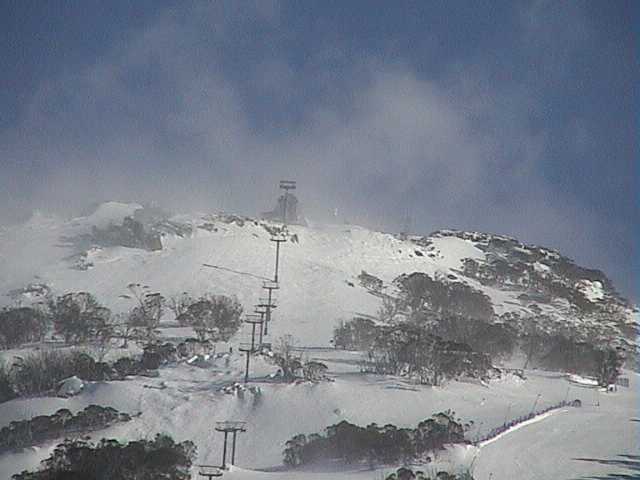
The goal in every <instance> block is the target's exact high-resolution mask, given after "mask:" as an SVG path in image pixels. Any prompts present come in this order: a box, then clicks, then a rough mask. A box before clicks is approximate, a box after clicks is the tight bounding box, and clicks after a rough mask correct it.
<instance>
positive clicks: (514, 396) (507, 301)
mask: <svg viewBox="0 0 640 480" xmlns="http://www.w3.org/2000/svg"><path fill="white" fill-rule="evenodd" d="M136 208H139V206H137V205H123V204H113V203H112V204H108V205H103V206H102V207H101V208H99V209H98V210H97V211H96V212H95V213H94V214H92V215H91V216H89V217H83V218H77V219H74V220H71V221H63V220H60V219H56V218H50V217H44V216H42V215H39V216H37V217H36V216H34V218H32V219H31V220H30V221H29V222H27V223H25V224H24V225H21V226H18V227H12V228H5V229H2V230H0V271H2V272H3V273H4V275H2V276H0V295H2V294H5V293H7V292H9V291H10V290H12V289H16V288H21V287H24V286H25V285H27V284H29V283H45V284H47V285H49V286H50V287H51V288H52V290H53V293H54V294H62V293H65V292H69V291H88V292H91V293H93V294H95V295H96V297H97V298H98V299H99V300H100V301H101V302H103V303H104V304H105V305H107V306H108V307H109V308H111V309H112V310H113V311H115V312H119V311H126V310H128V309H129V308H130V307H131V306H132V305H131V301H130V300H127V299H124V298H122V297H121V295H123V294H126V293H128V292H127V285H128V284H130V283H141V284H144V285H148V286H149V287H150V289H151V290H152V291H158V292H161V293H162V294H163V295H165V296H167V297H168V296H171V295H173V294H178V293H181V292H189V293H190V294H192V295H194V296H195V295H199V294H202V293H205V292H212V293H216V294H227V295H237V297H238V299H239V300H240V302H241V303H242V304H243V305H244V307H245V310H246V311H251V310H253V308H252V306H253V305H254V304H255V303H257V301H258V299H259V298H260V297H262V296H263V292H262V291H261V286H262V282H263V280H264V279H269V278H272V275H273V265H274V253H275V247H274V244H273V242H270V241H269V238H270V235H269V233H268V232H267V230H266V229H265V228H264V227H263V226H262V224H260V223H258V222H256V223H254V222H252V221H247V222H245V224H244V226H239V225H237V224H235V223H224V222H223V221H221V220H220V218H219V217H216V216H213V217H210V218H209V217H207V218H208V220H205V219H204V218H203V216H181V217H180V221H181V222H185V223H191V224H192V225H194V226H197V225H198V224H201V223H204V222H205V221H208V222H211V223H214V224H215V227H216V228H217V231H206V230H204V229H200V228H194V231H193V234H192V235H191V236H188V237H184V238H181V237H177V236H171V235H167V236H165V237H164V238H163V250H161V251H155V252H148V251H143V250H136V249H129V248H124V247H110V248H101V249H99V250H95V251H92V252H91V262H93V268H90V269H88V270H78V269H74V268H72V266H73V262H72V261H70V260H69V257H70V256H72V255H74V254H76V253H78V252H76V251H74V250H73V247H72V242H70V241H69V238H70V237H73V236H74V235H79V234H82V233H87V232H88V231H89V230H90V227H91V226H92V225H95V224H97V223H100V224H101V225H108V223H109V222H114V223H118V222H121V221H122V218H123V217H124V216H126V215H130V214H131V213H132V212H133V211H135V209H136ZM289 230H290V232H291V233H292V234H295V235H297V237H298V242H297V243H294V242H287V243H285V244H284V245H283V246H282V250H281V265H280V267H281V268H280V284H281V289H280V290H279V291H278V294H277V303H278V308H277V310H276V311H275V313H274V317H273V318H274V322H273V324H272V325H271V327H270V328H271V336H270V338H271V339H274V338H277V337H278V336H280V335H282V334H288V333H290V334H292V335H293V336H294V337H295V338H296V340H297V343H298V345H301V346H304V347H305V356H306V357H307V358H309V359H315V360H318V361H322V362H324V363H326V364H327V365H328V366H329V375H330V377H332V379H333V381H331V382H322V383H317V384H312V383H301V384H294V385H284V384H278V383H273V381H271V380H269V374H271V373H273V372H274V371H275V367H273V366H272V365H270V364H268V363H267V362H266V360H264V359H262V358H254V359H253V360H252V380H253V381H252V384H253V385H256V386H259V387H260V391H261V393H262V394H261V395H260V396H255V395H254V394H252V393H250V392H245V393H244V396H243V398H240V397H239V396H236V395H230V394H225V393H223V392H221V389H222V388H223V387H224V386H228V385H230V384H233V383H234V382H241V381H242V380H241V379H242V375H243V369H244V357H242V356H239V355H238V354H237V353H234V354H232V355H231V356H230V363H229V365H226V364H225V362H224V359H217V360H213V359H210V360H209V361H208V362H207V365H205V366H204V367H199V366H195V365H189V364H188V363H186V362H183V363H180V364H178V365H175V366H169V367H166V368H162V369H160V376H159V377H158V378H144V377H133V378H132V379H129V380H126V381H117V382H89V383H86V384H85V386H84V388H83V389H82V391H81V392H80V393H79V394H78V395H76V396H74V397H70V398H51V397H35V398H26V399H18V400H13V401H10V402H6V403H3V404H0V427H1V426H5V425H8V424H9V422H10V421H12V420H18V419H27V418H31V417H33V416H36V415H42V414H52V413H54V412H55V411H56V410H57V409H59V408H68V409H70V410H71V411H73V412H76V411H79V410H82V409H83V408H85V407H86V406H88V405H90V404H93V403H95V404H100V405H104V406H112V407H114V408H116V409H118V410H119V411H122V412H126V413H130V414H135V413H137V412H142V415H141V416H139V417H136V418H134V419H133V420H132V421H131V422H128V423H121V424H117V425H114V426H112V427H109V428H107V429H106V430H103V431H99V432H93V433H92V434H91V437H92V438H94V439H99V438H102V437H115V438H120V439H135V438H148V437H152V436H153V435H155V433H157V432H167V433H170V434H171V435H172V436H173V437H174V438H175V439H176V440H178V441H181V440H187V439H189V440H192V441H194V442H195V444H196V446H197V447H198V459H197V462H196V463H201V464H217V463H219V461H220V457H221V446H222V437H221V436H220V435H219V434H217V433H216V432H215V431H214V430H213V427H214V423H215V422H216V421H222V420H242V421H246V422H247V429H248V432H247V433H245V434H241V435H240V436H239V437H238V455H237V462H236V463H237V464H238V467H234V468H233V469H232V470H231V471H229V472H227V473H225V476H224V478H228V479H237V480H252V479H266V480H268V479H301V480H315V479H318V480H324V479H327V480H329V479H337V480H339V479H379V478H384V474H385V473H388V472H390V471H392V470H395V468H398V467H399V466H400V465H395V466H388V467H385V468H382V467H381V468H379V469H378V470H376V471H369V470H363V469H362V468H351V469H343V470H339V471H326V470H322V469H321V468H320V469H315V470H313V471H293V472H287V471H283V470H282V469H281V463H282V451H283V448H284V443H285V442H286V441H287V440H288V439H289V438H291V437H292V436H293V435H295V434H298V433H306V434H309V433H314V432H322V431H323V430H324V428H325V427H327V426H329V425H332V424H335V423H338V422H339V421H341V420H343V419H346V420H348V421H350V422H353V423H356V424H359V425H367V424H369V423H372V422H375V423H377V424H378V425H384V424H386V423H394V424H396V425H398V426H405V427H414V426H416V425H417V423H419V422H420V421H421V420H424V419H426V418H429V417H430V416H431V415H432V414H434V413H436V412H439V411H444V410H447V409H452V410H454V411H455V412H456V415H457V416H458V417H460V418H461V419H462V420H464V421H473V422H474V424H473V426H472V427H471V430H470V431H469V432H468V436H469V438H475V437H476V436H480V435H481V434H482V433H484V432H487V431H488V430H490V429H492V428H494V427H497V426H499V425H501V424H502V423H503V422H504V421H505V418H506V419H510V418H514V417H518V416H521V415H525V414H527V413H529V412H530V411H531V408H532V406H533V405H534V403H536V397H537V396H538V394H540V395H541V396H540V399H539V400H538V401H537V408H540V409H541V408H545V407H546V406H549V405H552V404H556V403H557V402H559V401H561V400H563V399H567V398H568V399H574V398H578V399H580V400H582V404H583V407H582V408H567V409H566V412H564V411H563V412H562V413H558V414H553V415H550V416H549V417H547V418H544V419H542V420H540V421H538V422H533V423H531V424H528V425H524V426H522V427H521V428H519V429H517V430H516V431H509V432H508V434H507V435H504V436H503V437H501V438H498V439H496V440H495V441H493V442H491V443H490V444H487V445H485V446H484V447H482V448H481V449H480V451H479V453H477V452H476V453H477V455H476V453H474V455H473V457H474V459H473V460H472V462H473V465H474V475H475V478H476V479H477V480H486V479H489V478H492V479H493V480H500V479H504V480H507V479H509V480H513V479H522V480H529V479H531V480H533V479H537V478H553V479H576V478H588V477H589V476H596V475H606V474H611V473H616V472H620V473H629V472H628V470H627V469H625V468H624V466H621V465H615V464H612V463H610V462H609V463H607V462H608V461H610V460H616V459H618V460H619V459H620V458H621V457H618V456H619V455H637V454H638V451H640V445H639V439H640V429H639V426H640V422H638V421H637V417H638V416H639V415H638V412H637V408H638V398H639V397H638V394H637V388H638V385H639V383H638V376H637V375H636V374H635V373H631V372H628V374H627V375H628V376H629V378H630V380H631V387H630V388H628V389H626V388H620V389H619V390H618V391H617V392H614V393H600V392H599V391H597V390H593V389H586V388H580V387H578V386H575V385H572V384H571V383H569V382H568V381H567V378H566V377H565V376H563V375H560V374H553V373H549V372H540V371H527V372H526V375H527V377H528V378H527V380H526V381H522V380H520V379H517V378H515V377H506V378H505V379H503V380H501V381H495V382H492V383H491V384H489V385H488V386H483V385H478V384H472V383H462V382H452V383H450V384H448V385H446V386H445V387H442V388H440V387H438V388H433V387H427V386H420V385H413V384H411V383H408V382H407V381H406V380H405V379H403V378H400V377H389V376H375V375H364V374H361V373H360V372H359V366H358V362H359V361H360V358H361V357H360V354H359V353H357V352H342V351H334V350H332V349H329V348H322V347H324V346H327V345H328V343H329V340H330V338H331V336H332V330H333V328H334V326H335V325H336V324H337V322H338V321H339V320H340V319H348V318H351V317H353V316H354V315H356V314H362V315H375V314H376V312H377V309H378V308H379V307H380V304H381V302H380V299H379V298H377V297H375V296H373V295H371V294H370V293H368V292H367V291H366V289H365V288H363V287H362V286H360V285H359V283H358V280H357V276H358V275H359V274H360V273H361V272H362V271H363V270H365V271H367V272H368V273H370V274H372V275H375V276H377V277H379V278H380V279H382V280H383V281H384V282H385V284H386V285H389V284H390V283H391V281H392V280H393V279H394V278H396V277H397V276H398V275H400V274H403V273H410V272H413V271H422V272H426V273H428V274H430V275H436V274H439V273H445V274H447V273H451V272H452V270H453V269H458V268H459V267H460V262H461V261H462V259H464V258H480V257H481V256H482V255H484V254H483V252H482V251H481V250H479V249H478V248H476V247H475V246H474V245H473V242H470V241H468V240H462V239H459V238H455V237H443V238H436V239H434V245H435V249H434V250H435V251H437V254H436V255H435V256H434V257H430V256H429V255H427V254H426V251H424V252H423V253H424V254H423V255H422V256H419V255H416V253H415V251H416V250H422V248H421V247H418V246H416V245H415V244H413V243H411V242H409V241H403V240H400V239H398V238H396V237H394V236H393V235H390V234H386V233H381V232H373V231H370V230H367V229H365V228H361V227H357V226H349V225H324V226H320V225H316V226H314V227H313V228H310V227H303V226H290V227H289ZM204 264H208V265H212V266H214V267H206V266H204ZM458 277H459V276H458ZM461 280H462V281H466V282H467V283H469V284H471V285H472V286H473V287H474V288H479V289H482V290H483V291H484V292H485V293H486V294H487V295H489V296H490V297H491V299H492V302H493V304H494V308H495V310H496V312H497V313H502V312H504V311H514V310H516V311H517V310H526V309H525V307H524V306H522V304H521V303H520V302H519V301H518V299H517V295H518V293H519V292H509V291H502V290H497V289H492V288H487V287H483V286H481V285H480V284H479V283H477V282H474V281H472V280H469V279H463V278H461ZM350 283H351V284H353V286H351V285H350ZM10 302H11V299H10V298H9V297H0V303H10ZM547 309H548V310H551V309H553V307H552V306H549V307H547ZM168 320H171V319H170V318H169V319H168ZM183 330H185V329H172V328H166V329H165V330H164V332H163V334H164V336H165V337H167V338H183V337H184V336H186V335H190V332H183ZM187 330H188V329H187ZM245 340H246V332H243V333H242V334H241V335H239V336H238V338H235V339H233V340H232V344H234V345H237V342H239V341H245ZM312 347H314V348H312ZM234 351H236V349H235V348H234ZM3 353H4V355H3V356H5V357H11V356H12V355H15V354H16V352H3ZM634 418H635V419H636V421H633V419H634ZM249 433H250V434H249ZM56 443H57V442H56V441H52V442H48V443H46V444H44V445H39V446H37V447H34V448H28V449H25V450H24V451H21V452H15V453H5V454H3V455H0V478H9V477H10V475H11V474H14V473H16V472H20V471H22V470H24V469H35V468H37V466H38V463H39V462H40V460H42V459H44V458H46V457H47V456H48V455H49V454H50V453H51V451H52V450H53V448H54V446H55V445H56ZM581 459H585V460H581ZM596 460H601V461H600V462H599V461H596ZM418 468H420V469H422V470H425V471H429V469H428V466H421V467H418ZM193 473H194V478H197V475H196V473H197V469H194V472H193Z"/></svg>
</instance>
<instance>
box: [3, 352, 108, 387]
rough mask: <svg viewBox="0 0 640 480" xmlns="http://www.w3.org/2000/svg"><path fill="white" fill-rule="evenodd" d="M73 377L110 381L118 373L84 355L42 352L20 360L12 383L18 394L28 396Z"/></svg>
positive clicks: (17, 360)
mask: <svg viewBox="0 0 640 480" xmlns="http://www.w3.org/2000/svg"><path fill="white" fill-rule="evenodd" d="M73 376H77V377H78V378H80V379H82V380H87V381H94V380H98V381H99V380H109V379H111V378H112V377H113V376H114V370H113V369H112V368H111V367H110V366H109V365H107V364H106V363H102V362H96V361H95V360H94V359H93V358H92V357H91V356H90V355H88V354H87V353H84V352H77V351H68V350H66V351H57V350H42V351H39V352H34V353H32V354H30V355H26V356H24V357H17V358H16V361H15V362H14V364H13V368H12V369H11V371H10V382H11V384H12V387H13V389H14V390H15V391H16V393H17V394H19V395H21V396H26V395H33V394H38V393H42V392H46V391H49V390H53V389H54V388H56V387H57V385H58V383H59V382H60V381H61V380H64V379H66V378H69V377H73Z"/></svg>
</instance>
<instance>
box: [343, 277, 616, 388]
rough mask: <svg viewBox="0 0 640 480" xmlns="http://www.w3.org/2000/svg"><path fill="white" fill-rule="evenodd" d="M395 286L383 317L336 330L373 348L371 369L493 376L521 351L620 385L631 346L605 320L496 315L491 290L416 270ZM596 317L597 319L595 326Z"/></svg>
mask: <svg viewBox="0 0 640 480" xmlns="http://www.w3.org/2000/svg"><path fill="white" fill-rule="evenodd" d="M394 284H395V285H396V287H397V288H398V295H397V296H395V297H392V296H389V295H382V298H383V301H382V307H381V308H380V310H379V312H378V317H377V318H376V319H371V318H354V319H352V320H349V321H342V322H341V323H340V324H339V325H338V326H337V327H336V328H335V329H334V338H333V341H334V345H335V346H336V347H337V348H347V349H354V350H363V351H366V352H367V353H368V359H369V362H368V365H367V366H366V368H367V370H369V371H373V372H376V373H393V374H399V373H403V374H409V375H411V376H413V377H415V378H417V379H419V380H420V381H421V382H422V383H429V384H438V383H440V382H441V381H442V380H446V379H448V378H456V377H458V376H460V375H470V376H474V377H483V376H489V375H491V374H492V373H494V372H495V370H494V369H493V367H492V364H493V363H495V362H497V361H499V360H501V359H505V358H509V357H511V356H512V355H513V354H514V353H522V354H523V356H524V357H525V364H524V368H527V367H529V366H531V365H535V366H537V367H541V368H546V369H550V370H561V371H571V372H575V373H579V374H583V375H590V376H594V377H596V378H598V381H599V382H600V383H601V384H602V385H608V384H611V383H615V381H616V379H617V377H618V376H619V375H620V373H621V369H622V365H623V362H624V359H625V350H624V349H623V348H622V347H621V346H620V345H616V344H615V343H614V342H611V341H608V340H607V338H609V339H611V338H612V337H611V335H612V334H611V332H607V331H606V328H607V327H606V326H607V322H606V318H603V319H602V322H591V323H585V324H583V323H580V322H577V323H576V322H574V323H568V322H567V323H565V324H560V322H559V320H558V319H555V318H551V317H548V316H546V315H544V314H542V312H540V313H539V314H538V315H537V316H536V317H535V318H533V317H526V318H523V317H520V316H519V315H518V314H514V313H507V314H503V315H502V316H497V315H495V313H494V312H493V308H492V306H491V302H490V300H489V298H488V297H486V295H484V294H482V293H481V292H479V291H477V290H474V289H473V288H472V287H470V286H468V285H466V284H463V283H459V282H449V281H448V280H446V279H443V278H440V279H432V278H431V277H430V276H429V275H427V274H425V273H420V272H414V273H412V274H408V275H401V276H399V277H398V278H397V279H396V280H395V281H394ZM592 323H593V325H592Z"/></svg>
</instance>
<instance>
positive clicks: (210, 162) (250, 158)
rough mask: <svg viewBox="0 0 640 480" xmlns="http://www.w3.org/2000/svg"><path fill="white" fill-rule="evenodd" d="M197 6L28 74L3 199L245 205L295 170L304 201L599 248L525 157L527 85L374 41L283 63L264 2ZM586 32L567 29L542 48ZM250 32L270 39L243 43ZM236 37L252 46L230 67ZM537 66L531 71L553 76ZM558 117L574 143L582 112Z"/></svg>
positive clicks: (372, 218) (540, 154)
mask: <svg viewBox="0 0 640 480" xmlns="http://www.w3.org/2000/svg"><path fill="white" fill-rule="evenodd" d="M207 5H212V7H211V8H209V7H207V8H205V7H203V6H202V5H199V6H197V7H194V9H193V10H187V11H180V12H176V11H173V10H169V11H166V12H164V13H162V14H161V15H159V16H158V17H157V18H155V19H154V21H153V22H152V23H151V24H149V25H147V26H146V27H145V28H144V29H142V30H141V31H133V32H131V33H130V36H129V37H128V38H127V39H126V41H123V42H121V43H119V44H117V45H114V46H113V48H112V50H111V51H110V52H109V53H108V54H107V55H105V56H103V57H101V58H98V59H97V60H96V61H95V62H92V63H90V64H88V65H86V66H85V67H83V68H81V69H79V70H76V71H71V72H67V73H65V74H64V75H62V76H60V77H57V78H51V79H48V80H47V81H46V82H45V83H43V84H42V85H41V87H40V88H39V90H38V91H37V92H36V93H35V94H34V96H33V97H32V100H31V102H30V104H29V105H28V106H27V108H26V109H25V112H24V115H23V118H22V121H21V122H20V124H19V125H17V126H16V127H15V128H14V129H12V130H11V131H7V132H4V133H3V135H2V137H1V138H0V145H3V147H2V151H0V154H2V156H3V157H4V158H7V159H8V163H7V165H6V166H3V170H5V171H6V172H8V175H7V176H5V177H4V179H3V180H2V184H1V186H2V187H4V191H5V194H4V197H5V198H4V200H5V201H4V202H3V203H4V204H5V206H6V207H8V208H9V209H11V210H15V209H16V208H18V207H22V208H24V207H29V208H36V207H40V206H41V205H49V206H52V207H54V208H58V209H72V208H74V207H76V206H80V207H82V206H84V205H86V204H87V203H90V202H92V201H100V200H107V199H124V200H136V201H157V202H159V203H160V204H164V205H168V206H170V207H174V208H176V209H208V210H215V209H219V208H224V209H229V210H236V211H240V212H244V213H253V214H255V213H258V212H259V211H261V210H266V209H267V208H268V207H269V204H270V203H271V202H272V201H273V199H274V197H275V194H276V187H275V186H276V182H277V181H278V180H279V179H280V178H293V179H296V180H298V182H299V184H300V192H299V194H300V197H301V200H302V207H303V209H304V210H305V212H306V213H307V214H308V215H312V216H313V215H315V216H316V217H326V216H327V215H329V212H333V211H334V209H335V208H338V209H339V211H340V212H342V216H343V217H344V218H345V219H348V220H351V221H354V222H363V223H367V224H370V225H373V226H376V227H380V228H388V229H398V228H400V226H401V224H402V221H403V219H402V217H403V214H404V212H405V211H407V210H409V211H410V212H411V213H412V216H413V217H414V225H416V226H419V228H420V229H421V230H423V231H425V232H426V231H428V230H431V229H435V228H446V227H455V228H466V229H478V230H487V231H496V232H500V233H507V234H514V235H518V236H520V237H521V238H522V239H523V240H525V241H532V242H538V243H544V244H549V245H550V246H557V247H560V248H567V249H568V250H572V251H573V252H579V253H580V254H581V255H582V256H583V257H584V258H588V259H594V260H595V261H597V262H600V263H602V264H606V263H608V262H609V259H608V258H607V257H606V253H603V252H601V251H600V250H599V248H600V245H601V242H600V241H599V240H598V236H602V231H603V230H606V225H607V224H608V222H607V221H606V220H605V219H603V218H599V217H598V216H597V215H596V214H594V213H592V212H590V211H587V210H585V209H584V208H582V207H581V205H580V202H579V201H578V200H577V199H576V198H572V197H571V196H570V195H568V194H567V193H565V192H562V191H557V190H556V189H554V187H553V185H551V184H550V183H549V182H548V181H547V180H546V179H545V177H544V175H543V174H542V173H541V171H540V168H539V165H540V163H541V162H542V161H543V160H544V159H545V157H546V155H548V148H547V147H548V136H549V134H550V132H548V131H545V129H544V128H543V129H540V128H532V127H531V125H530V119H531V112H532V111H535V109H536V108H537V101H538V99H539V95H540V91H539V89H538V88H537V87H535V88H534V87H531V88H529V87H528V86H527V85H528V84H526V83H525V84H523V85H522V84H521V85H519V84H514V83H509V82H507V83H506V84H498V85H494V84H492V82H491V80H490V78H491V73H492V72H489V71H488V70H487V69H486V68H485V67H484V66H483V65H482V64H481V62H472V63H469V64H456V65H452V66H451V68H449V69H448V71H447V73H446V74H445V75H443V76H442V77H441V78H440V79H439V80H429V79H425V78H424V77H421V76H420V75H419V74H418V73H417V72H416V70H415V69H414V68H413V67H412V66H411V65H410V64H409V63H407V64H403V63H402V62H400V61H398V62H394V64H393V65H390V64H388V63H385V62H383V61H382V59H380V58H376V55H375V53H368V54H366V55H363V56H362V58H360V59H359V60H358V61H356V62H351V63H348V62H345V61H344V59H345V56H344V54H343V53H344V52H342V51H341V49H340V44H339V42H338V43H336V41H335V39H334V40H332V41H331V42H330V46H329V47H328V48H320V49H318V50H317V52H316V56H314V57H313V58H310V59H309V61H308V63H307V64H306V66H304V67H298V66H294V64H293V63H292V62H291V61H290V60H289V56H288V55H287V53H288V52H287V51H286V50H285V49H282V48H281V47H279V45H280V44H281V40H282V38H281V37H285V38H286V37H287V36H288V34H289V32H287V27H286V25H283V24H282V20H281V12H280V11H279V8H278V4H277V3H269V4H267V3H266V2H256V3H255V5H254V6H253V7H248V8H247V7H237V8H239V10H236V11H234V12H232V13H229V12H226V11H221V10H220V9H219V8H217V7H216V6H215V4H207ZM234 5H235V3H234ZM545 12H546V9H545V8H543V7H542V6H540V5H538V4H537V3H534V4H531V7H530V8H529V9H528V10H526V11H523V13H522V16H521V21H522V25H523V27H522V39H523V42H524V43H525V44H526V45H529V47H528V48H531V49H533V50H527V51H528V52H530V53H531V55H533V57H532V58H535V59H536V61H538V62H542V63H544V62H545V60H544V58H543V55H542V54H541V53H536V52H535V49H537V48H539V47H541V46H542V47H544V45H545V42H552V36H553V35H554V34H555V32H556V30H558V29H560V28H559V27H561V26H563V25H557V24H555V23H553V22H551V24H549V22H547V21H546V20H545V19H544V18H541V16H543V15H546V14H545ZM581 25H582V24H581ZM549 29H553V30H552V31H550V30H549ZM560 30H562V29H560ZM585 31H586V30H585V28H584V27H583V26H580V27H579V28H576V29H575V32H574V31H573V30H572V32H573V33H571V36H570V40H571V48H563V49H562V51H561V52H560V53H561V55H560V53H559V54H558V55H556V56H553V58H552V61H553V64H555V63H556V62H557V61H558V60H559V59H566V55H570V52H572V51H574V49H575V48H578V47H577V44H578V43H579V42H580V41H583V40H584V38H585V35H586V34H585V33H584V32H585ZM256 32H262V33H263V34H265V32H266V34H265V35H266V36H265V37H263V38H257V37H252V35H254V34H256ZM265 38H269V39H272V40H273V42H272V44H270V45H266V46H265V45H262V44H259V42H261V41H264V39H265ZM256 42H258V43H256ZM553 44H554V45H555V44H556V42H553ZM245 46H246V48H252V49H255V50H252V53H251V55H250V56H251V57H252V58H253V57H255V59H256V61H255V62H253V63H251V62H245V63H243V64H242V65H237V64H236V63H234V58H233V55H234V52H235V53H239V52H240V51H241V50H242V49H244V48H245ZM542 63H541V64H542ZM336 65H338V67H336ZM545 65H549V64H547V63H545ZM241 66H247V68H246V69H245V70H242V68H240V67H241ZM549 69H550V70H549V71H547V73H544V71H543V73H542V75H543V76H544V77H545V78H548V76H549V75H552V74H553V75H556V73H552V72H557V70H556V68H555V67H552V66H549ZM270 119H273V123H274V125H273V126H270V125H269V121H270ZM571 131H572V132H573V133H572V135H573V138H572V141H573V143H574V144H575V145H576V148H585V147H584V145H585V142H587V141H588V132H586V131H585V127H584V124H583V123H581V122H580V121H579V120H576V121H575V122H574V123H573V126H572V129H571ZM12 184H13V187H12V186H11V185H12ZM15 184H18V185H19V187H16V185H15ZM7 192H8V193H7ZM5 210H7V208H5ZM7 216H8V214H7V213H6V212H5V217H7ZM585 232H586V235H585Z"/></svg>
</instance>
